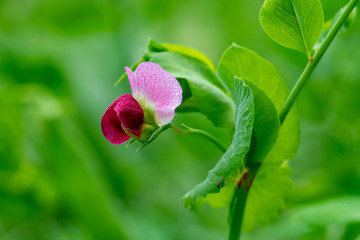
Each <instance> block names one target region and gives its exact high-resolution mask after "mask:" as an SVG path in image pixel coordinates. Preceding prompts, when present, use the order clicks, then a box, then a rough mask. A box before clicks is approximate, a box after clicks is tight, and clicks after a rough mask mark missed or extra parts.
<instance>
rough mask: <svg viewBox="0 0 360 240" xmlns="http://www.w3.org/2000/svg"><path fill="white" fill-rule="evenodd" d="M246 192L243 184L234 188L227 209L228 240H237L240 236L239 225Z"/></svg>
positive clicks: (242, 214)
mask: <svg viewBox="0 0 360 240" xmlns="http://www.w3.org/2000/svg"><path fill="white" fill-rule="evenodd" d="M247 195H248V193H247V191H246V186H245V184H243V185H241V186H240V188H238V187H237V188H236V189H235V192H234V196H233V199H232V200H231V204H230V209H229V225H230V232H229V238H228V239H229V240H239V238H240V234H241V225H242V221H243V217H244V212H245V206H246V199H247Z"/></svg>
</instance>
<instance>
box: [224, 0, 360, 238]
mask: <svg viewBox="0 0 360 240" xmlns="http://www.w3.org/2000/svg"><path fill="white" fill-rule="evenodd" d="M358 2H359V0H350V2H349V3H348V5H347V6H346V8H345V10H344V12H343V13H342V14H341V16H340V17H339V18H338V20H337V21H336V23H335V24H334V26H333V27H332V28H331V30H330V31H329V33H328V35H327V36H326V38H325V40H324V41H323V43H322V44H321V46H320V48H319V50H318V51H317V52H316V53H315V55H314V57H313V58H312V59H310V60H309V62H308V64H307V66H306V68H305V69H304V71H303V73H302V74H301V76H300V77H299V79H298V81H297V82H296V84H295V86H294V88H293V89H292V91H291V93H290V94H289V96H288V98H287V100H286V101H285V104H284V107H283V109H282V110H281V112H280V114H279V118H280V122H281V123H283V122H284V120H285V119H286V116H287V115H288V113H289V111H290V109H291V107H292V106H293V105H294V102H295V100H296V98H297V97H298V95H299V93H300V92H301V90H302V88H303V87H304V85H305V84H306V82H307V80H308V79H309V77H310V75H311V74H312V72H313V71H314V69H315V68H316V66H317V65H318V63H319V62H320V60H321V58H322V57H323V56H324V54H325V52H326V50H327V49H328V48H329V46H330V44H331V42H332V41H333V40H334V38H335V36H336V34H337V33H338V32H339V30H340V29H341V27H342V26H343V24H344V22H345V21H346V19H347V18H348V16H349V15H350V13H351V11H352V10H353V9H354V7H355V6H356V4H357V3H358ZM259 168H260V166H258V168H256V169H254V170H253V175H252V176H251V177H250V178H251V179H252V180H253V179H254V178H255V175H256V173H257V171H258V169H259ZM252 180H250V181H252ZM242 189H243V190H242ZM247 195H248V192H246V187H245V188H244V187H241V188H240V189H239V190H237V191H235V193H234V196H233V199H232V201H231V205H230V210H229V222H230V231H229V240H239V239H240V233H241V226H242V222H243V216H244V211H245V206H246V198H247Z"/></svg>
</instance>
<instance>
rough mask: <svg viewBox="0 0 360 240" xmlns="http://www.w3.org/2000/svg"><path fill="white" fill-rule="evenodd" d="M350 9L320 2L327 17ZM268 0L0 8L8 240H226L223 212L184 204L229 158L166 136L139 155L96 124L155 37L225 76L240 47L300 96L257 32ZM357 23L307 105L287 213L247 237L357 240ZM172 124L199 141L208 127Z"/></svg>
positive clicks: (299, 64)
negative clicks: (232, 48)
mask: <svg viewBox="0 0 360 240" xmlns="http://www.w3.org/2000/svg"><path fill="white" fill-rule="evenodd" d="M346 2H347V1H346V0H323V1H322V3H323V8H324V13H325V18H326V20H327V19H331V18H332V17H333V16H334V14H335V13H336V12H337V11H338V10H339V9H340V8H341V7H342V6H344V5H345V4H346ZM262 3H263V1H262V0H183V1H169V0H158V1H155V0H107V1H106V0H96V1H95V0H61V1H60V0H1V1H0V239H1V240H17V239H21V240H30V239H31V240H33V239H34V240H35V239H49V240H60V239H61V240H63V239H64V240H65V239H74V240H78V239H79V240H82V239H84V240H85V239H86V240H87V239H91V240H97V239H105V240H107V239H109V240H112V239H156V240H157V239H164V240H165V239H166V240H167V239H210V240H212V239H214V240H215V239H225V238H226V236H227V210H226V209H220V210H212V209H210V207H209V206H205V207H204V208H202V209H201V210H200V211H199V212H198V213H197V214H194V213H192V212H190V211H189V210H188V209H184V208H183V203H182V202H181V197H182V196H183V194H184V193H185V192H187V191H188V190H189V189H191V188H192V187H194V186H195V185H196V184H197V183H199V182H200V181H201V180H203V179H204V178H205V176H206V173H207V171H208V170H209V169H210V168H211V167H212V166H213V165H214V164H215V163H216V162H217V161H218V159H219V157H220V156H221V153H220V152H219V151H218V150H217V149H216V148H215V147H214V146H213V145H211V144H210V143H209V142H207V141H206V140H204V139H202V138H199V137H197V136H179V135H177V134H176V133H174V132H171V131H170V130H169V131H167V132H165V133H164V134H162V135H161V136H160V137H159V138H158V139H157V140H156V141H155V142H154V143H152V144H151V145H150V146H148V147H146V148H144V149H143V150H141V151H139V152H135V150H136V148H137V146H133V145H132V146H130V147H127V148H126V147H125V146H113V145H111V144H110V143H109V142H107V141H106V139H105V138H104V137H103V136H102V134H101V129H100V119H101V116H102V114H103V113H104V111H105V109H106V108H107V106H108V105H109V104H110V103H111V102H112V100H113V99H115V98H117V97H118V96H120V95H121V94H123V93H125V92H130V88H129V84H128V82H127V81H124V82H123V83H121V84H120V86H118V87H114V83H115V81H116V80H117V79H118V77H119V76H120V75H121V74H122V73H123V72H124V67H125V66H130V65H132V64H133V63H135V62H136V61H138V60H139V59H140V57H141V49H145V48H146V44H147V41H148V38H149V37H151V38H152V39H153V40H155V41H158V42H168V43H176V44H181V45H186V46H189V47H193V48H196V49H198V50H200V51H202V52H203V53H205V54H206V55H208V56H209V57H210V59H211V60H212V61H213V62H214V63H215V64H217V62H218V59H219V58H220V56H221V53H222V52H223V51H224V50H225V49H226V47H227V46H229V45H230V44H231V43H232V42H236V43H238V44H239V45H242V46H245V47H248V48H250V49H252V50H254V51H256V52H257V53H259V54H260V55H261V56H262V57H264V58H266V59H268V60H270V61H271V62H272V63H273V64H274V65H275V66H276V68H277V69H278V70H279V72H280V74H281V75H282V76H283V78H284V79H285V81H286V83H287V84H288V86H289V87H291V86H293V84H294V82H295V81H296V79H297V77H298V76H299V74H300V73H301V71H302V69H303V68H304V66H305V64H306V61H307V60H306V57H305V56H303V55H302V54H301V53H297V52H295V51H293V50H288V49H285V48H283V47H281V46H279V45H277V44H276V43H275V42H273V41H272V40H271V39H269V37H267V36H266V34H265V33H264V32H263V30H262V29H261V26H260V24H259V21H258V13H259V10H260V7H261V5H262ZM359 43H360V18H357V19H356V21H355V22H354V23H353V25H352V26H351V27H350V29H348V31H346V32H345V33H342V34H340V35H339V36H338V37H337V38H336V39H335V41H334V43H333V44H332V46H331V47H330V49H329V50H328V52H327V53H326V55H325V56H324V59H323V60H322V62H321V63H320V65H319V66H318V68H317V70H316V71H315V72H314V74H313V76H312V77H311V80H310V81H309V83H308V84H307V86H306V87H305V89H304V90H303V92H302V93H301V95H300V97H299V99H298V101H297V107H298V110H299V113H300V116H301V129H302V130H301V146H300V149H299V151H298V156H297V157H296V158H295V159H293V160H292V161H291V163H290V165H291V166H292V168H293V174H292V178H293V180H294V190H293V191H292V192H291V193H290V194H289V197H288V199H287V201H286V210H285V211H283V212H282V213H281V214H280V218H279V219H278V220H274V222H273V224H272V225H270V226H268V227H266V228H260V227H259V228H256V229H255V230H254V231H253V232H251V233H248V234H245V235H244V239H356V237H357V238H358V239H360V238H359V233H360V44H359ZM175 123H177V124H178V125H180V124H181V123H186V124H188V125H189V126H192V127H196V128H201V129H205V130H207V131H209V132H211V133H213V134H214V135H216V136H217V137H219V139H221V140H222V141H223V142H224V143H226V144H229V143H230V139H229V138H228V135H227V133H226V132H224V131H223V130H221V129H216V128H215V127H213V126H212V125H211V123H210V122H209V121H208V120H206V119H205V118H204V117H203V116H201V115H199V114H196V113H192V114H184V115H177V116H176V118H175Z"/></svg>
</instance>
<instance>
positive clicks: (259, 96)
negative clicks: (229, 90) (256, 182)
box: [202, 78, 280, 208]
mask: <svg viewBox="0 0 360 240" xmlns="http://www.w3.org/2000/svg"><path fill="white" fill-rule="evenodd" d="M235 81H242V80H240V79H238V78H235ZM245 83H246V84H247V85H249V86H250V88H251V91H252V93H253V98H254V109H255V112H254V113H255V118H254V127H253V133H252V140H251V146H250V150H249V152H248V154H247V157H246V166H250V167H251V165H253V164H256V163H259V162H261V160H263V159H264V157H265V156H266V155H267V154H268V153H269V151H270V150H271V149H272V147H273V145H274V144H275V142H276V139H277V137H278V133H279V129H280V121H279V118H278V116H277V112H276V109H275V106H274V104H273V103H272V102H271V100H270V99H269V98H268V97H267V96H266V94H265V93H264V92H263V91H261V90H260V89H259V88H257V87H256V86H255V85H254V84H253V83H251V82H248V81H245ZM239 178H240V172H236V171H235V172H234V173H232V174H231V177H229V178H227V179H225V184H224V187H223V188H221V190H220V192H219V193H212V194H208V195H207V197H206V198H204V199H202V203H206V202H208V203H209V204H210V206H211V207H213V208H222V207H229V205H230V202H231V199H232V196H233V194H234V190H235V188H236V185H235V183H236V182H237V180H238V179H239Z"/></svg>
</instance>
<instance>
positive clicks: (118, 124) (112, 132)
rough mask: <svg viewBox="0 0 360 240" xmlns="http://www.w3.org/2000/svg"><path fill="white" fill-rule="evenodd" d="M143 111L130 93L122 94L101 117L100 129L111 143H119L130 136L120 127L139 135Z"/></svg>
mask: <svg viewBox="0 0 360 240" xmlns="http://www.w3.org/2000/svg"><path fill="white" fill-rule="evenodd" d="M143 122H144V113H143V110H142V108H141V107H140V105H139V103H138V102H137V101H136V100H135V99H134V98H133V97H132V96H131V95H130V94H124V95H122V96H120V97H119V98H118V99H116V100H115V101H114V102H113V103H112V104H111V105H110V106H109V107H108V108H107V109H106V111H105V113H104V115H103V117H102V118H101V130H102V133H103V135H104V136H105V138H106V139H107V140H108V141H109V142H111V143H112V144H116V145H118V144H121V143H124V142H126V141H127V140H128V139H129V138H130V137H129V136H128V135H127V134H126V133H125V131H124V130H123V128H122V127H124V128H126V130H127V131H129V132H131V133H132V134H134V135H135V136H138V137H140V135H141V125H142V123H143Z"/></svg>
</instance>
